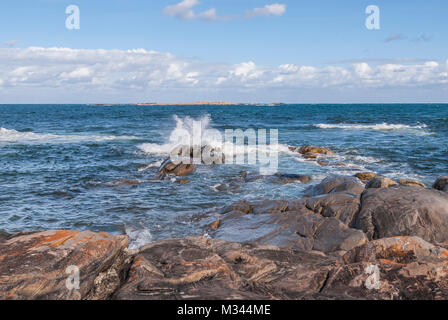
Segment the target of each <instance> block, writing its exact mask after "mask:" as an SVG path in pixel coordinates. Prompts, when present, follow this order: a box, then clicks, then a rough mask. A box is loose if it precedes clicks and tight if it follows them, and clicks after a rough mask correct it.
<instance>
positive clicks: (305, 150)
mask: <svg viewBox="0 0 448 320" xmlns="http://www.w3.org/2000/svg"><path fill="white" fill-rule="evenodd" d="M299 153H301V154H307V153H316V154H325V155H334V152H333V151H331V150H330V149H329V148H323V147H315V146H303V147H301V148H300V149H299Z"/></svg>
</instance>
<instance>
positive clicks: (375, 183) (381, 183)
mask: <svg viewBox="0 0 448 320" xmlns="http://www.w3.org/2000/svg"><path fill="white" fill-rule="evenodd" d="M397 185H398V183H397V182H396V181H394V180H392V179H390V178H386V177H380V176H376V177H375V178H373V179H370V180H369V181H368V182H367V184H366V189H370V188H390V187H394V186H397Z"/></svg>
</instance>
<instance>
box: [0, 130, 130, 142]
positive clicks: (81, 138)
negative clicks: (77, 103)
mask: <svg viewBox="0 0 448 320" xmlns="http://www.w3.org/2000/svg"><path fill="white" fill-rule="evenodd" d="M132 139H137V137H133V136H102V135H57V134H50V133H34V132H21V131H17V130H14V129H6V128H0V143H7V144H33V143H34V144H45V143H79V142H103V141H112V140H132Z"/></svg>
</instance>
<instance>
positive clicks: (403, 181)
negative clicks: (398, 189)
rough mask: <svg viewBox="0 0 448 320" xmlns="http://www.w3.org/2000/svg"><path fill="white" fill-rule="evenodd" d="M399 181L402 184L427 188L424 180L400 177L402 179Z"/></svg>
mask: <svg viewBox="0 0 448 320" xmlns="http://www.w3.org/2000/svg"><path fill="white" fill-rule="evenodd" d="M398 182H399V183H400V184H401V185H402V186H414V187H421V188H426V186H425V184H424V183H423V182H420V181H418V180H413V179H400V180H398Z"/></svg>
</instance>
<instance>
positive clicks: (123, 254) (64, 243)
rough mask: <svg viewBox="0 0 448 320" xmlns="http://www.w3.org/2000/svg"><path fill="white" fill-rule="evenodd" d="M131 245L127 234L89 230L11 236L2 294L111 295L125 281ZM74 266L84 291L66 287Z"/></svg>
mask: <svg viewBox="0 0 448 320" xmlns="http://www.w3.org/2000/svg"><path fill="white" fill-rule="evenodd" d="M128 244H129V239H128V237H127V236H114V235H110V234H106V233H94V232H90V231H84V232H78V231H67V230H58V231H44V232H26V233H19V234H15V235H11V236H9V237H7V238H6V239H3V240H2V241H1V242H0V299H39V300H41V299H58V300H61V299H70V300H79V299H106V298H108V297H109V296H111V295H112V294H113V292H114V291H115V290H116V289H118V287H119V286H120V283H121V282H122V281H123V280H124V276H125V271H126V269H127V267H128V264H129V263H130V258H129V256H128V254H127V250H126V248H127V246H128ZM71 266H75V267H76V268H79V290H75V289H72V290H69V289H68V288H67V286H66V281H67V279H69V277H70V275H74V273H73V272H75V271H74V269H67V268H69V267H71ZM66 271H67V273H66ZM69 281H70V279H69ZM73 283H74V282H73Z"/></svg>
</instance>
